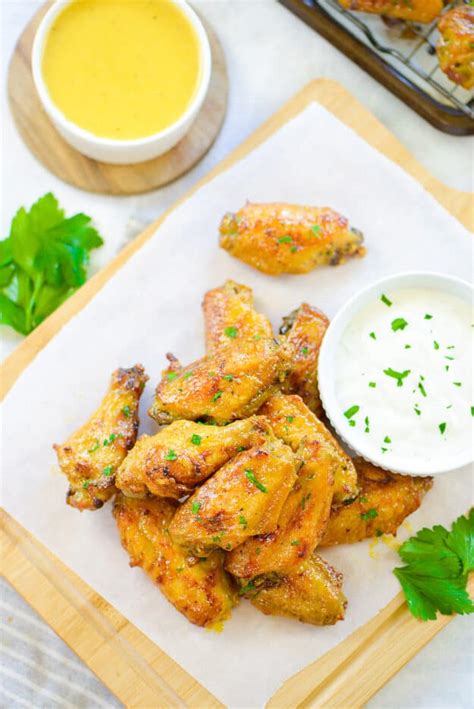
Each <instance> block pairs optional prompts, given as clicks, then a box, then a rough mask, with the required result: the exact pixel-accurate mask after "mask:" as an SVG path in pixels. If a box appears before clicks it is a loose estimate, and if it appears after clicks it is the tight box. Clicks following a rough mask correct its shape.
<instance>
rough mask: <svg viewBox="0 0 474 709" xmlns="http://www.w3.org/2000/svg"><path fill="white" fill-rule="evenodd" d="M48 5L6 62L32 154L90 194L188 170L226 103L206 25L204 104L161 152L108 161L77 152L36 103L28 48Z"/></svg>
mask: <svg viewBox="0 0 474 709" xmlns="http://www.w3.org/2000/svg"><path fill="white" fill-rule="evenodd" d="M49 5H50V3H46V4H45V5H43V6H42V7H41V8H40V9H39V10H38V12H37V13H36V14H35V15H34V17H33V18H32V20H31V22H30V23H29V24H28V25H27V26H26V28H25V30H24V31H23V33H22V35H21V36H20V38H19V40H18V43H17V45H16V47H15V51H14V53H13V56H12V60H11V62H10V67H9V72H8V96H9V99H10V106H11V111H12V114H13V118H14V120H15V123H16V126H17V128H18V131H19V133H20V135H21V137H22V138H23V140H24V141H25V143H26V145H27V146H28V148H29V149H30V150H31V152H32V153H33V154H34V155H35V157H36V158H38V160H39V161H40V162H41V163H42V164H43V165H44V166H45V167H46V168H47V169H48V170H50V171H51V172H52V173H54V174H55V175H56V176H57V177H59V178H60V179H61V180H65V181H66V182H69V183H70V184H71V185H75V186H76V187H80V188H81V189H83V190H87V191H89V192H102V193H106V194H114V195H126V194H137V193H139V192H148V191H150V190H154V189H156V188H157V187H162V186H163V185H166V184H168V183H169V182H172V181H173V180H175V179H176V178H177V177H180V176H181V175H183V174H184V173H185V172H187V171H188V170H190V169H191V168H192V167H193V166H194V165H195V164H196V163H197V162H198V161H199V160H200V159H201V158H202V157H203V156H204V155H205V154H206V152H207V151H208V150H209V148H210V147H211V145H212V144H213V142H214V140H215V139H216V137H217V135H218V133H219V130H220V128H221V125H222V122H223V120H224V116H225V112H226V107H227V70H226V63H225V57H224V52H223V50H222V47H221V45H220V43H219V40H218V39H217V37H216V35H215V34H214V32H213V30H212V28H211V27H210V26H209V24H208V23H207V22H206V21H205V20H203V18H202V17H201V20H202V22H203V24H204V26H205V28H206V31H207V35H208V37H209V42H210V45H211V51H212V74H211V82H210V86H209V91H208V94H207V97H206V99H205V101H204V104H203V107H202V109H201V111H200V113H199V115H198V117H197V119H196V121H195V122H194V124H193V125H192V127H191V129H190V131H189V133H188V134H187V135H186V136H185V137H184V138H183V140H182V141H181V142H180V143H178V145H176V147H174V148H173V149H172V150H170V151H169V152H168V153H166V154H165V155H161V156H160V157H158V158H155V159H154V160H148V161H147V162H142V163H138V164H136V165H110V164H108V163H103V162H98V161H96V160H92V159H91V158H87V157H85V156H84V155H81V153H79V152H78V151H77V150H75V149H74V148H72V147H71V146H69V145H68V144H67V143H66V142H65V141H64V140H63V138H62V137H61V136H60V135H59V133H58V132H57V131H56V129H55V128H54V126H53V124H52V123H51V121H50V120H49V118H48V116H47V115H46V113H45V111H44V110H43V107H42V105H41V103H40V100H39V97H38V94H37V92H36V89H35V85H34V83H33V75H32V73H31V49H32V46H33V39H34V36H35V32H36V28H37V27H38V24H39V22H40V20H41V18H42V17H43V15H44V13H45V12H46V10H47V9H48V7H49Z"/></svg>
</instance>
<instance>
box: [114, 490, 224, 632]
mask: <svg viewBox="0 0 474 709" xmlns="http://www.w3.org/2000/svg"><path fill="white" fill-rule="evenodd" d="M175 511H176V503H174V502H172V501H170V500H165V499H163V498H155V499H147V500H134V499H132V498H130V497H125V496H124V495H122V494H119V495H117V497H116V499H115V504H114V517H115V520H116V522H117V527H118V530H119V533H120V538H121V541H122V546H123V547H124V549H125V550H126V551H127V552H128V554H129V556H130V565H131V566H141V567H142V569H143V570H144V571H145V572H146V573H147V574H148V576H149V577H150V578H151V579H152V581H154V582H155V583H156V584H158V586H159V587H160V589H161V590H162V591H163V593H164V595H165V596H166V598H167V599H168V601H170V603H172V604H173V605H174V607H175V608H176V610H178V611H179V612H180V613H182V614H183V615H185V616H186V618H187V619H188V620H189V621H191V623H195V624H196V625H201V626H206V627H210V628H215V629H219V626H220V624H222V622H223V621H224V620H226V619H227V618H228V617H229V616H230V613H231V610H232V608H233V606H235V605H236V603H237V594H236V591H235V588H234V586H233V583H232V580H231V578H230V577H229V576H227V574H226V573H225V571H224V569H223V566H222V561H223V552H221V551H213V552H212V553H211V554H209V555H208V556H207V557H206V558H204V557H199V558H197V557H193V556H190V555H189V554H188V553H186V552H185V551H183V549H182V548H181V547H179V546H177V545H176V544H174V543H173V541H172V539H171V537H170V534H169V531H168V527H169V525H170V522H171V520H172V518H173V515H174V514H175Z"/></svg>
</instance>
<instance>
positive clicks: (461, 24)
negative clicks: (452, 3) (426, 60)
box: [436, 5, 474, 89]
mask: <svg viewBox="0 0 474 709" xmlns="http://www.w3.org/2000/svg"><path fill="white" fill-rule="evenodd" d="M438 30H439V32H440V34H441V38H440V40H439V42H438V44H437V47H436V52H437V54H438V59H439V65H440V68H441V69H442V71H444V73H445V74H446V75H447V76H449V78H450V79H451V81H454V83H455V84H459V85H460V86H462V87H464V88H465V89H472V88H473V86H474V7H472V5H458V6H457V7H453V8H452V9H451V10H449V11H448V12H447V13H446V14H445V15H443V16H442V18H441V19H440V21H439V23H438Z"/></svg>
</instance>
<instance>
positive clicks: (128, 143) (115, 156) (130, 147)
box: [32, 0, 211, 165]
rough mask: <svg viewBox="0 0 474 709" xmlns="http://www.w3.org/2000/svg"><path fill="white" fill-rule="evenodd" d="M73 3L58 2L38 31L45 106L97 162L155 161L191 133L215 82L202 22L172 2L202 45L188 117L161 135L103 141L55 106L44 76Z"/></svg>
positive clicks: (36, 54) (36, 57)
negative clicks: (56, 30) (54, 34)
mask: <svg viewBox="0 0 474 709" xmlns="http://www.w3.org/2000/svg"><path fill="white" fill-rule="evenodd" d="M70 2H72V0H56V1H55V2H54V3H53V5H52V6H51V7H50V9H49V10H48V12H47V13H46V14H45V16H44V17H43V19H42V20H41V23H40V25H39V27H38V29H37V31H36V35H35V39H34V43H33V53H32V68H33V79H34V82H35V86H36V90H37V91H38V94H39V97H40V100H41V103H42V104H43V107H44V109H45V111H46V113H47V114H48V116H49V117H50V119H51V120H52V122H53V124H54V126H55V127H56V129H57V131H58V132H59V133H60V134H61V135H62V137H63V138H64V140H65V141H66V142H67V143H69V144H70V145H72V147H73V148H76V150H78V151H79V152H80V153H83V154H84V155H87V156H88V157H90V158H93V159H94V160H100V161H102V162H108V163H116V164H129V165H130V164H133V163H137V162H143V161H145V160H151V159H152V158H156V157H158V155H162V154H163V153H166V152H167V151H168V150H170V149H171V148H173V147H174V146H175V145H176V143H178V142H179V141H180V140H181V139H182V138H183V137H184V136H185V134H186V133H187V132H188V130H189V129H190V127H191V125H192V123H193V121H194V119H195V118H196V116H197V114H198V112H199V110H200V108H201V106H202V103H203V101H204V99H205V97H206V94H207V91H208V88H209V81H210V78H211V48H210V46H209V40H208V38H207V34H206V31H205V29H204V27H203V25H202V22H201V20H200V19H199V17H198V16H197V15H196V13H195V12H194V10H193V9H192V8H191V7H190V6H189V5H188V4H187V2H185V0H172V2H173V3H174V4H175V5H177V6H178V7H179V8H180V10H181V11H182V12H183V13H184V14H185V15H186V17H187V18H188V20H189V21H190V22H191V24H192V26H193V28H194V30H195V32H196V35H197V38H198V42H199V48H200V53H201V76H200V80H199V85H198V88H197V90H196V93H195V96H194V98H193V100H192V102H191V104H190V105H189V107H188V109H187V110H186V112H185V113H183V115H182V116H181V117H180V118H179V119H178V120H177V121H176V122H175V123H173V124H172V125H171V126H169V127H168V128H165V129H164V130H162V131H160V132H159V133H155V134H153V135H149V136H147V137H146V138H139V139H135V140H114V139H112V138H101V137H99V136H96V135H94V134H93V133H90V132H89V131H87V130H84V129H83V128H80V127H79V126H77V125H76V124H75V123H72V121H70V120H69V119H68V118H66V116H65V115H64V114H63V113H62V112H61V111H60V110H59V108H58V107H57V106H56V105H55V104H54V103H53V101H52V100H51V97H50V95H49V92H48V89H47V87H46V83H45V81H44V78H43V73H42V59H43V51H44V46H45V41H46V38H47V35H48V31H49V29H50V27H51V24H52V22H53V21H54V19H55V18H56V17H57V15H58V14H59V13H60V12H61V11H62V10H63V8H64V7H65V6H66V5H68V4H70Z"/></svg>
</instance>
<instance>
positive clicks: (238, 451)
mask: <svg viewBox="0 0 474 709" xmlns="http://www.w3.org/2000/svg"><path fill="white" fill-rule="evenodd" d="M244 450H245V446H239V447H238V448H237V453H241V452H242V451H244Z"/></svg>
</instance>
